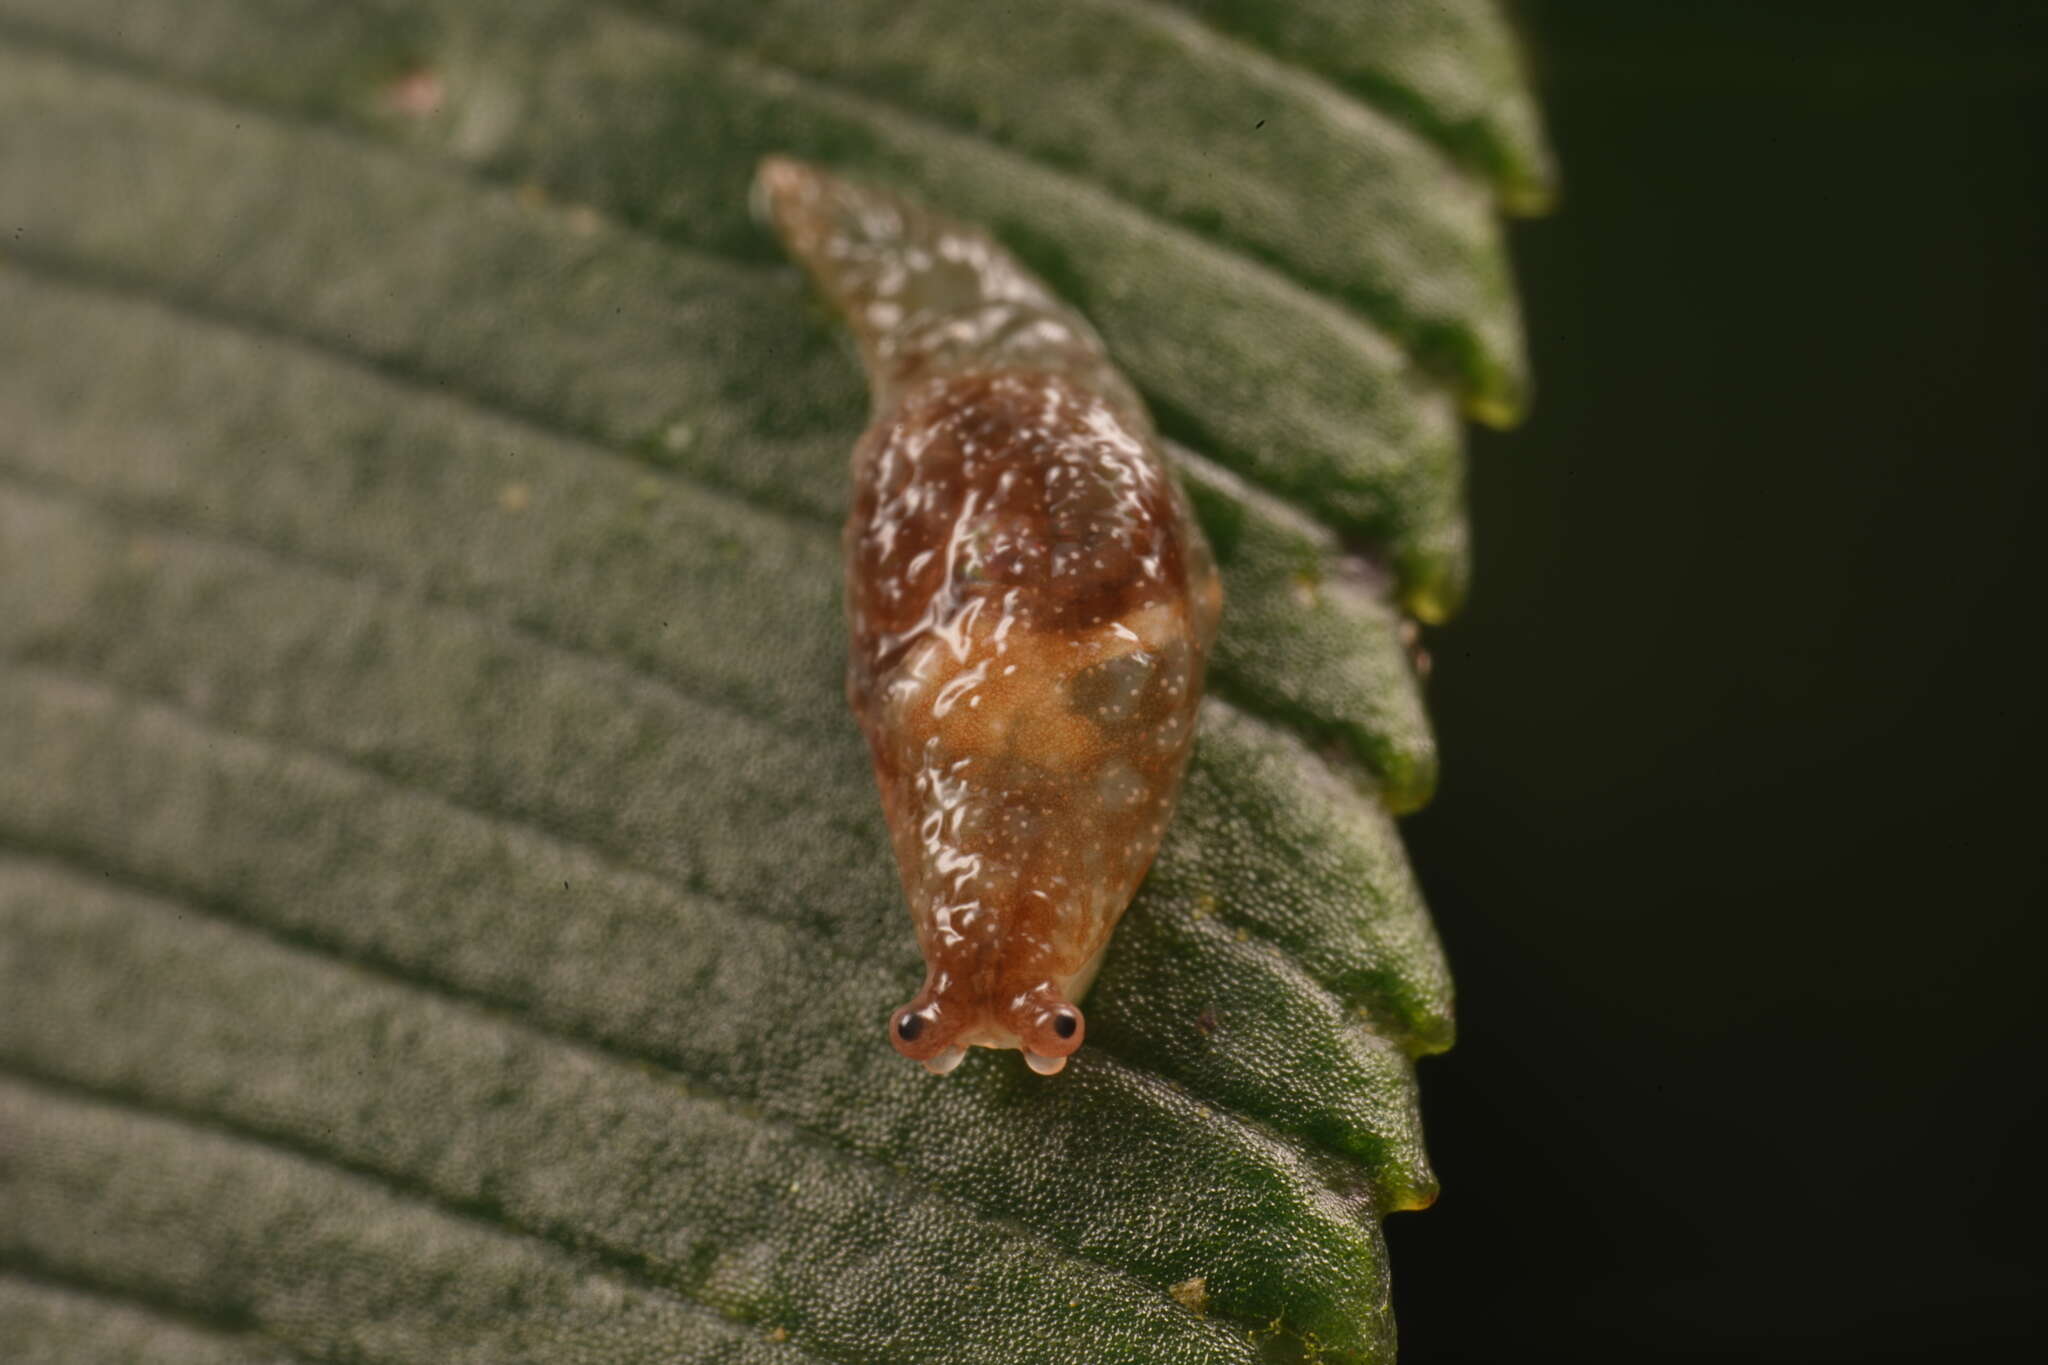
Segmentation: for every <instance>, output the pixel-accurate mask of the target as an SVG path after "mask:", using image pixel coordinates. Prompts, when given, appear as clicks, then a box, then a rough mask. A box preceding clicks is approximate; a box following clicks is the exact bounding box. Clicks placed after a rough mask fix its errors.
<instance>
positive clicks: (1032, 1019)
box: [1017, 1000, 1088, 1076]
mask: <svg viewBox="0 0 2048 1365" xmlns="http://www.w3.org/2000/svg"><path fill="white" fill-rule="evenodd" d="M1017 1032H1018V1038H1019V1041H1020V1042H1021V1043H1022V1044H1023V1047H1024V1060H1025V1061H1026V1062H1027V1063H1028V1064H1029V1065H1030V1067H1031V1069H1032V1070H1033V1071H1036V1072H1037V1073H1038V1074H1039V1075H1041V1076H1051V1075H1053V1074H1055V1073H1057V1072H1058V1071H1059V1069H1060V1068H1061V1067H1063V1066H1065V1065H1066V1064H1067V1058H1069V1057H1071V1056H1073V1055H1074V1051H1075V1049H1077V1048H1079V1047H1080V1046H1081V1039H1082V1038H1083V1037H1084V1036H1085V1035H1086V1034H1087V1032H1088V1026H1087V1023H1086V1021H1085V1020H1083V1019H1082V1017H1081V1011H1079V1010H1077V1009H1075V1008H1074V1007H1073V1006H1072V1005H1070V1004H1068V1003H1067V1002H1066V1001H1064V1000H1052V1001H1048V1002H1046V1003H1044V1004H1042V1005H1040V1006H1039V1007H1038V1008H1036V1009H1034V1010H1032V1011H1031V1014H1030V1016H1029V1018H1028V1019H1027V1020H1025V1021H1024V1026H1023V1027H1022V1028H1020V1029H1019V1030H1018V1031H1017Z"/></svg>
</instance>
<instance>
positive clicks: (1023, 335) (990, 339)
mask: <svg viewBox="0 0 2048 1365" xmlns="http://www.w3.org/2000/svg"><path fill="white" fill-rule="evenodd" d="M754 205H755V209H756V211H757V212H758V213H759V214H760V215H761V216H762V217H763V218H764V219H765V220H766V221H767V222H768V224H769V225H770V226H771V227H773V228H774V230H775V233H776V235H777V236H778V237H780V238H781V239H782V243H783V246H784V247H785V248H786V249H787V250H788V252H789V254H790V255H791V256H792V257H794V258H795V259H796V260H797V261H798V262H799V263H800V264H801V265H802V266H803V267H804V269H805V270H806V271H808V272H809V273H810V276H811V278H812V279H813V280H814V281H816V283H817V285H818V288H819V289H820V290H822V291H823V292H824V294H825V296H826V297H827V298H828V299H830V300H831V302H832V305H833V307H834V308H836V309H837V310H838V311H839V312H840V313H842V314H844V315H845V317H846V320H847V323H848V325H849V326H850V327H851V328H852V330H853V334H854V337H855V339H856V340H857V341H858V342H859V344H860V351H861V360H862V363H863V364H864V365H865V366H866V368H867V372H868V383H869V387H870V388H871V389H872V391H873V396H874V400H875V406H876V408H877V409H878V410H880V409H882V408H884V407H887V406H888V405H889V404H890V403H891V402H893V400H894V399H895V397H896V396H897V395H898V394H900V393H902V392H903V390H904V389H906V388H908V387H909V386H911V385H913V384H915V383H917V382H918V381H920V380H923V379H926V378H929V377H931V376H933V375H938V374H953V373H963V372H967V371H974V370H987V369H1032V370H1052V371H1057V372H1061V373H1065V374H1068V375H1071V376H1072V377H1073V378H1075V379H1076V380H1077V381H1079V382H1081V383H1082V384H1083V385H1084V386H1086V387H1088V388H1091V389H1093V390H1094V391H1095V392H1097V393H1101V394H1103V395H1105V396H1107V397H1110V398H1112V400H1113V401H1119V402H1120V403H1121V405H1123V406H1125V407H1127V408H1129V409H1130V411H1131V413H1132V414H1133V419H1134V420H1136V421H1139V422H1144V421H1145V420H1146V419H1145V417H1144V409H1143V407H1142V406H1141V405H1140V404H1139V403H1138V401H1137V398H1136V396H1135V395H1133V394H1131V393H1130V390H1129V388H1128V386H1127V385H1126V384H1125V383H1124V381H1123V379H1122V377H1121V376H1119V375H1118V374H1117V373H1116V371H1115V369H1114V367H1112V366H1111V365H1110V363H1109V359H1108V356H1107V355H1106V353H1105V352H1104V350H1103V346H1102V342H1101V340H1100V338H1098V337H1097V336H1096V335H1095V332H1094V329H1093V328H1091V327H1089V326H1088V324H1087V323H1086V322H1085V321H1083V320H1082V318H1081V316H1080V315H1079V314H1078V313H1076V312H1074V310H1073V309H1071V308H1068V307H1067V306H1066V305H1065V304H1063V303H1061V302H1060V301H1059V300H1058V299H1057V298H1055V297H1054V296H1053V294H1052V292H1051V291H1050V290H1048V289H1047V288H1046V287H1045V286H1044V285H1043V284H1042V283H1040V282H1039V280H1038V279H1037V277H1035V276H1034V275H1032V274H1031V273H1030V272H1029V271H1028V270H1026V269H1024V267H1023V266H1022V265H1021V264H1019V263H1018V261H1017V259H1016V258H1015V257H1013V256H1012V255H1010V253H1009V252H1007V251H1005V250H1004V249H1003V248H1002V247H1001V246H999V245H997V244H996V243H995V242H994V241H993V240H992V239H991V238H989V237H988V235H987V234H985V233H983V232H980V231H977V230H976V229H974V228H970V227H968V226H966V225H964V224H961V223H956V222H954V221H952V220H951V219H947V218H943V217H941V216H940V215H938V214H935V213H932V212H930V211H929V210H927V209H924V208H922V207H920V206H918V205H916V204H913V203H910V202H909V201H907V200H904V199H902V198H899V197H898V196H896V195H893V194H890V193H888V192H886V191H884V190H878V189H873V188H870V187H867V186H862V185H855V184H852V183H850V182H848V181H845V180H841V179H839V178H838V177H837V176H835V175H832V174H831V173H830V172H828V171H825V170H824V169H822V168H820V167H817V166H813V165H810V164H808V163H805V162H802V161H796V160H792V159H790V158H788V157H780V156H771V157H769V158H767V159H766V160H764V161H763V162H762V163H761V168H760V171H759V172H758V174H757V175H756V177H755V181H754ZM1147 425H1149V423H1147Z"/></svg>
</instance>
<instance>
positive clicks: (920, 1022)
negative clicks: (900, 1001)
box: [889, 1001, 967, 1076]
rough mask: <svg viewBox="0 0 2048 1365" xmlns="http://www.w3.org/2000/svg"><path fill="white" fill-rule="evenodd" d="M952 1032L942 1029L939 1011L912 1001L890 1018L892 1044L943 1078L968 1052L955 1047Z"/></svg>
mask: <svg viewBox="0 0 2048 1365" xmlns="http://www.w3.org/2000/svg"><path fill="white" fill-rule="evenodd" d="M951 1032H952V1030H949V1029H946V1028H943V1027H941V1025H940V1022H939V1007H938V1006H937V1005H933V1004H926V1005H919V1004H918V1002H916V1001H912V1002H911V1003H910V1004H908V1005H905V1006H904V1007H903V1008H902V1009H900V1010H897V1011H896V1012H895V1013H894V1014H892V1015H890V1016H889V1041H890V1042H892V1043H894V1044H895V1045H896V1050H897V1051H898V1052H900V1053H902V1054H903V1055H904V1056H906V1057H908V1058H910V1060H911V1061H913V1062H922V1063H924V1067H925V1070H927V1071H930V1072H934V1073H936V1074H937V1075H940V1076H943V1075H945V1074H946V1073H947V1072H948V1071H951V1070H952V1069H953V1068H954V1067H956V1066H958V1065H959V1064H960V1059H961V1058H962V1057H964V1056H966V1055H967V1049H965V1048H961V1047H954V1046H952V1044H951V1036H950V1035H951Z"/></svg>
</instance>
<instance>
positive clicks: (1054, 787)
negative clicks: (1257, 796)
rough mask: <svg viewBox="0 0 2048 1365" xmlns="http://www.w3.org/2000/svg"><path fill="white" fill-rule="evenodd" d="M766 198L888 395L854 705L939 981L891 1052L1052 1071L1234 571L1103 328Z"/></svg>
mask: <svg viewBox="0 0 2048 1365" xmlns="http://www.w3.org/2000/svg"><path fill="white" fill-rule="evenodd" d="M755 194H756V205H757V207H758V208H759V210H760V211H761V212H762V213H763V214H764V215H765V216H766V217H767V219H768V221H769V223H770V224H771V226H772V227H773V229H774V230H775V232H776V234H777V235H778V236H779V237H780V238H781V240H782V242H783V244H784V245H785V247H786V248H787V249H788V251H789V253H790V254H791V255H792V256H793V257H794V258H795V259H796V260H797V261H798V262H799V263H800V264H801V265H802V266H803V267H804V268H805V269H806V270H807V272H808V273H809V274H810V276H811V277H812V279H813V280H814V282H815V283H816V284H817V286H818V287H819V288H820V289H821V291H822V292H823V293H824V294H825V296H826V297H827V299H828V300H829V301H830V302H831V304H832V305H833V306H834V307H835V308H836V309H837V310H838V311H839V312H840V313H842V314H843V315H844V316H845V318H846V319H847V322H848V323H849V325H850V326H851V328H852V331H853V334H854V337H855V339H856V340H857V342H858V343H859V348H860V353H861V358H862V362H863V364H864V367H865V369H866V371H867V375H868V382H869V388H870V392H871V396H872V399H873V416H872V419H871V421H870V424H869V426H868V428H867V430H866V432H865V433H864V434H863V435H862V436H861V437H860V440H859V441H858V443H857V444H856V445H855V447H854V451H853V497H852V503H851V507H850V509H849V512H848V515H847V521H846V532H845V556H846V615H847V622H848V626H849V633H850V636H851V640H850V650H849V659H848V668H847V675H846V692H847V700H848V701H849V703H850V704H851V705H852V708H853V712H854V715H855V717H856V718H857V719H858V720H859V723H860V727H861V730H862V731H863V733H864V734H865V735H866V737H867V742H868V748H869V751H870V753H871V754H872V756H873V759H874V769H875V780H876V783H877V785H878V786H879V787H880V789H881V798H882V807H883V812H884V814H885V816H886V818H887V822H888V827H889V834H890V839H891V842H892V844H893V845H894V848H895V852H896V860H897V865H898V869H899V871H900V873H901V876H902V882H903V892H904V896H905V898H906V899H907V901H908V902H909V907H910V915H911V920H912V922H913V924H914V926H915V928H916V932H917V940H918V945H919V947H920V948H921V949H922V951H923V954H924V959H925V967H926V970H925V980H924V987H923V989H922V990H920V991H919V992H918V993H917V995H916V997H915V998H914V999H912V1000H911V1001H910V1002H909V1003H908V1004H906V1005H904V1006H902V1007H901V1008H899V1009H897V1010H895V1011H894V1012H893V1013H892V1014H891V1015H890V1018H889V1036H890V1039H891V1041H892V1042H893V1043H894V1044H895V1046H896V1049H897V1050H898V1051H899V1052H901V1053H903V1054H904V1055H905V1056H906V1057H909V1058H911V1059H913V1060H915V1061H919V1062H922V1063H923V1064H924V1065H925V1067H926V1068H927V1069H929V1070H931V1071H933V1072H935V1073H937V1074H940V1075H944V1074H945V1073H947V1072H949V1071H951V1070H952V1069H953V1068H954V1067H955V1066H957V1065H958V1064H959V1062H960V1060H961V1058H962V1057H964V1056H965V1055H966V1050H967V1049H968V1048H969V1047H988V1048H1018V1049H1021V1050H1022V1051H1023V1053H1024V1059H1025V1061H1026V1062H1028V1063H1029V1064H1030V1066H1031V1068H1032V1070H1034V1071H1036V1072H1038V1073H1040V1074H1042V1075H1048V1076H1049V1075H1052V1074H1054V1073H1056V1072H1058V1071H1059V1070H1060V1069H1061V1067H1063V1066H1065V1065H1066V1060H1067V1058H1068V1057H1069V1056H1071V1055H1072V1054H1073V1052H1074V1050H1075V1049H1076V1048H1078V1047H1080V1045H1081V1041H1082V1038H1083V1036H1084V1034H1085V1032H1086V1028H1085V1023H1084V1021H1083V1018H1082V1015H1081V1011H1080V1009H1079V1008H1078V1007H1077V1006H1076V1004H1075V1002H1076V1001H1077V1000H1079V999H1080V998H1081V997H1082V995H1083V994H1084V993H1085V992H1086V990H1087V988H1088V985H1089V983H1090V982H1091V981H1093V980H1094V977H1095V972H1096V969H1097V967H1098V966H1099V965H1100V963H1101V960H1102V955H1103V951H1104V949H1105V948H1106V947H1107V945H1108V942H1109V937H1110V934H1111V932H1112V931H1113V930H1114V929H1115V928H1116V924H1117V921H1118V920H1119V919H1120V918H1121V917H1122V916H1123V913H1124V909H1125V907H1126V906H1128V905H1129V904H1130V901H1131V897H1132V896H1133V895H1135V894H1136V893H1137V889H1138V884H1139V882H1140V881H1142V880H1143V879H1144V876H1145V873H1146V871H1147V870H1148V869H1149V868H1150V867H1151V865H1152V859H1153V856H1154V855H1155V854H1156V853H1157V852H1158V850H1159V841H1160V836H1161V835H1162V834H1163V833H1164V832H1165V829H1166V823H1167V818H1168V816H1169V815H1170V813H1171V811H1172V808H1173V802H1174V797H1175V794H1176V792H1177V791H1178V789H1179V786H1180V781H1181V775H1182V772H1183V770H1184V769H1185V768H1186V766H1187V759H1188V751H1189V749H1190V747H1191V746H1192V744H1193V741H1194V733H1195V719H1196V713H1197V710H1198V708H1199V706H1200V703H1201V693H1202V675H1203V669H1204V667H1205V665H1206V663H1207V659H1208V653H1209V646H1210V644H1211V642H1212V641H1213V640H1214V638H1215V634H1216V623H1217V618H1218V616H1219V614H1220V612H1221V610H1222V602H1223V591H1222V585H1221V584H1220V583H1219V581H1218V580H1217V576H1216V567H1215V561H1214V559H1213V558H1212V556H1211V554H1210V552H1209V547H1208V544H1207V542H1206V541H1205V540H1204V539H1203V537H1202V533H1201V530H1200V528H1199V527H1198V526H1197V525H1196V524H1195V520H1194V518H1193V516H1192V515H1191V514H1190V512H1189V509H1188V504H1187V500H1186V497H1185V495H1184V494H1183V493H1182V491H1181V489H1180V487H1179V485H1178V483H1177V482H1176V481H1175V479H1174V477H1173V475H1172V474H1171V473H1170V472H1169V471H1168V469H1167V467H1166V463H1165V461H1164V459H1163V458H1162V456H1161V453H1160V448H1159V441H1158V438H1157V436H1156V434H1155V433H1154V431H1153V428H1152V422H1151V418H1150V416H1149V415H1148V414H1147V413H1146V410H1145V407H1144V404H1143V403H1142V402H1141V401H1140V400H1139V398H1138V396H1137V394H1136V392H1134V391H1133V389H1132V388H1131V386H1130V384H1129V383H1128V382H1126V381H1125V379H1124V378H1123V376H1122V375H1120V374H1119V373H1117V371H1116V369H1115V368H1114V366H1112V365H1111V363H1110V361H1109V358H1108V355H1107V354H1106V352H1105V350H1104V348H1103V344H1102V342H1101V340H1100V338H1098V337H1097V336H1096V334H1095V332H1094V330H1093V329H1092V328H1090V327H1089V326H1088V324H1087V323H1086V322H1085V321H1083V320H1082V318H1081V317H1080V315H1079V314H1078V313H1076V312H1075V311H1074V310H1073V309H1072V308H1069V307H1068V306H1067V305H1065V304H1064V303H1062V302H1060V300H1059V299H1057V298H1056V297H1054V296H1053V294H1052V292H1051V291H1050V290H1049V289H1047V288H1046V286H1045V285H1043V284H1042V283H1040V282H1039V281H1038V280H1037V279H1036V278H1034V277H1033V276H1032V275H1031V274H1030V273H1029V272H1028V271H1027V270H1025V269H1024V268H1023V266H1021V265H1020V264H1019V263H1018V262H1017V260H1016V259H1015V258H1014V257H1012V256H1011V255H1010V254H1009V253H1008V252H1006V251H1005V250H1003V248H1002V247H1000V246H999V245H997V244H996V243H995V241H994V240H992V239H991V238H990V237H989V236H988V235H986V234H985V233H983V232H980V231H978V230H976V229H973V228H970V227H967V226H964V225H962V224H960V223H956V222H952V221H950V220H948V219H946V218H943V217H941V216H939V215H937V214H935V213H932V212H929V211H927V210H925V209H923V208H921V207H919V206H918V205H915V204H913V203H910V202H908V201H906V200H904V199H901V198H899V197H897V196H894V195H891V194H887V193H883V192H881V191H878V190H874V189H871V188H864V187H861V186H857V185H854V184H850V183H848V182H846V181H843V180H840V179H837V178H836V177H834V176H832V175H830V174H829V173H827V172H825V171H823V170H821V169H819V168H817V167H814V166H809V165H805V164H803V163H800V162H796V161H791V160H787V159H784V158H780V157H776V158H770V159H769V160H767V161H765V162H764V163H762V165H761V168H760V172H759V177H758V180H757V183H756V187H755Z"/></svg>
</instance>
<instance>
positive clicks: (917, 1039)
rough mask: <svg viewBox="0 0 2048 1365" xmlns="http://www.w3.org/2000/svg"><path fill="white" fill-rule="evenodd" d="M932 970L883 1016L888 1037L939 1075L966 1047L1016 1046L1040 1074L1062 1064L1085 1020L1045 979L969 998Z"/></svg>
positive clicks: (1078, 1041) (1077, 1043)
mask: <svg viewBox="0 0 2048 1365" xmlns="http://www.w3.org/2000/svg"><path fill="white" fill-rule="evenodd" d="M952 984H953V983H952V982H951V981H950V980H949V978H947V977H946V976H944V975H941V974H935V975H934V978H933V979H932V980H929V981H927V982H926V983H925V988H924V989H923V990H922V991H919V992H918V994H917V998H916V999H914V1000H912V1001H911V1002H910V1003H909V1004H907V1005H905V1006H903V1007H902V1008H901V1009H899V1010H897V1011H895V1012H894V1013H893V1014H891V1015H890V1016H889V1041H890V1042H891V1043H893V1044H895V1046H896V1050H897V1051H898V1052H900V1053H902V1054H903V1055H904V1056H906V1057H908V1058H910V1059H911V1060H912V1061H914V1062H922V1063H923V1064H924V1068H925V1070H927V1071H929V1072H931V1073H933V1074H934V1075H938V1076H943V1075H945V1074H946V1073H947V1072H949V1071H951V1070H952V1069H953V1068H954V1067H956V1066H958V1065H960V1060H961V1058H963V1057H965V1056H966V1055H967V1049H968V1048H970V1047H993V1048H1010V1047H1013V1048H1017V1049H1018V1050H1020V1051H1021V1052H1023V1054H1024V1060H1025V1062H1026V1063H1027V1064H1028V1065H1029V1066H1030V1067H1031V1069H1032V1070H1033V1071H1036V1072H1037V1073H1038V1074H1039V1075H1041V1076H1051V1075H1053V1074H1055V1073H1057V1072H1058V1071H1059V1070H1060V1068H1061V1067H1064V1066H1065V1065H1066V1064H1067V1058H1069V1057H1071V1056H1072V1055H1073V1054H1074V1050H1075V1049H1076V1048H1078V1047H1080V1046H1081V1040H1082V1038H1083V1037H1085V1036H1086V1034H1087V1031H1088V1026H1087V1022H1086V1021H1085V1020H1084V1019H1083V1018H1082V1017H1081V1011H1080V1010H1079V1009H1077V1008H1076V1007H1075V1006H1074V1005H1073V1004H1072V1003H1071V1002H1069V1001H1068V1000H1067V998H1066V997H1065V996H1064V995H1063V994H1062V993H1061V992H1060V991H1059V989H1058V988H1057V987H1056V986H1054V985H1053V983H1052V982H1050V981H1045V982H1040V983H1038V984H1037V985H1035V986H1034V987H1032V988H1030V989H1028V990H1025V991H1022V992H1018V993H1016V994H1014V995H1010V996H1009V997H1008V998H1007V999H998V1000H988V999H986V998H975V997H973V996H970V995H968V994H967V993H966V992H964V991H962V990H959V989H948V987H949V986H951V985H952Z"/></svg>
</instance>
